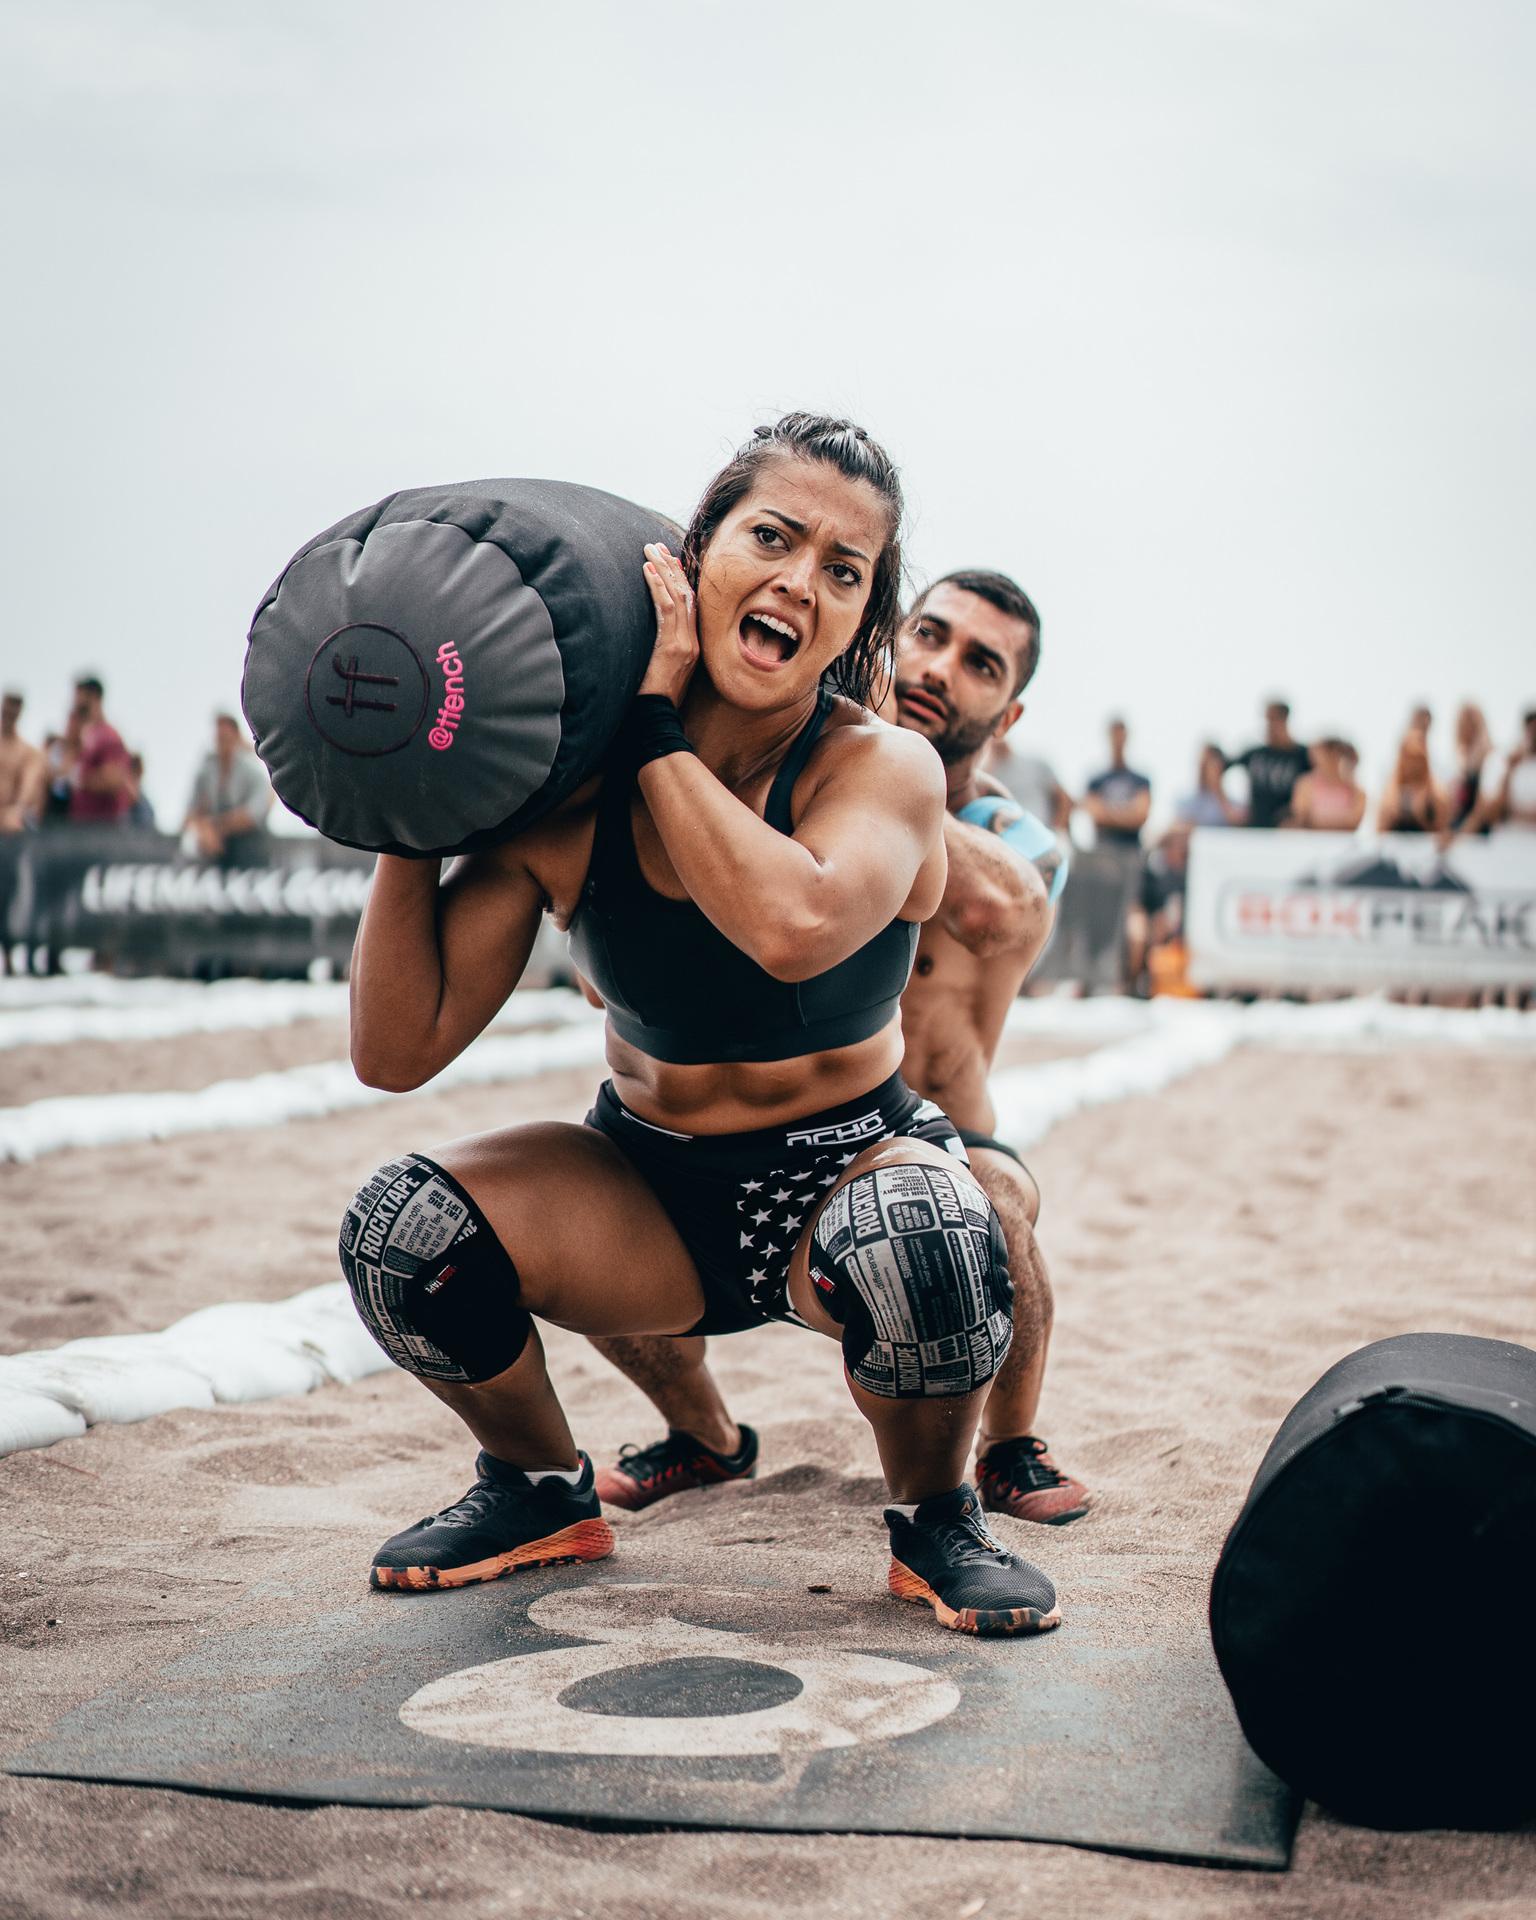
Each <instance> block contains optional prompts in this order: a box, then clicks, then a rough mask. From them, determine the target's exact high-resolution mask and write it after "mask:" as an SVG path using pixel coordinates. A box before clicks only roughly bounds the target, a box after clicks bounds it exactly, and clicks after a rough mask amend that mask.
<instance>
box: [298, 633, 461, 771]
mask: <svg viewBox="0 0 1536 1920" xmlns="http://www.w3.org/2000/svg"><path fill="white" fill-rule="evenodd" d="M429 694H430V688H429V685H428V681H427V670H426V668H425V667H424V666H423V664H422V660H421V655H420V654H419V653H417V651H416V649H415V648H414V647H413V646H412V645H411V643H410V641H409V640H407V639H406V637H405V635H404V634H403V633H396V632H395V630H394V628H393V627H379V626H374V625H373V624H372V623H371V622H368V621H362V622H359V623H358V624H356V625H354V626H348V627H338V628H337V629H336V631H335V632H334V633H330V634H327V635H326V637H325V639H324V640H322V641H321V642H320V645H319V647H318V648H317V649H316V650H315V657H314V659H313V660H311V661H310V663H309V673H308V675H307V676H306V678H305V682H304V705H305V708H306V710H307V711H308V713H309V718H310V724H311V725H312V726H313V727H314V729H315V731H316V732H317V733H318V734H319V735H320V736H321V737H322V738H323V739H325V740H328V741H329V742H330V744H331V745H332V746H333V747H336V748H338V749H339V750H340V751H341V752H342V753H352V754H358V755H360V756H362V757H363V758H365V759H370V758H375V757H377V756H378V755H380V754H385V753H397V752H399V750H400V748H401V747H403V746H405V745H406V743H407V742H408V741H410V740H411V739H413V738H414V737H415V735H416V733H417V732H418V730H419V729H420V727H421V723H422V721H423V720H425V719H426V717H427V700H428V697H429Z"/></svg>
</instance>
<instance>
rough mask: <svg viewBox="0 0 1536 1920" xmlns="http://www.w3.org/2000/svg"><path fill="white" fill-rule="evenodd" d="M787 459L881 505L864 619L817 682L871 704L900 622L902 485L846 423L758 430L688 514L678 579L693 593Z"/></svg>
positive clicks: (805, 418)
mask: <svg viewBox="0 0 1536 1920" xmlns="http://www.w3.org/2000/svg"><path fill="white" fill-rule="evenodd" d="M786 456H787V457H789V458H791V459H795V460H821V461H824V462H825V463H826V465H827V466H829V467H835V468H836V469H837V471H838V472H839V473H840V474H842V475H843V476H844V477H845V478H846V479H849V480H863V481H865V482H866V483H867V484H868V485H869V486H871V487H873V488H874V490H875V492H876V493H878V494H879V496H880V498H881V499H882V500H883V501H884V502H885V505H886V511H887V515H888V522H889V524H888V528H887V532H886V537H885V545H884V546H883V547H882V548H881V549H880V553H879V555H878V557H877V558H876V560H875V567H874V573H873V575H872V576H871V579H870V583H869V600H868V603H867V605H866V606H865V608H864V618H863V619H862V620H861V621H860V622H859V630H858V632H857V633H856V634H855V635H854V636H853V641H852V644H851V645H850V646H848V648H847V649H846V650H845V651H844V652H843V653H841V654H839V656H838V657H837V659H836V660H834V661H833V662H832V664H831V666H830V667H828V668H827V670H826V672H825V673H824V674H823V675H822V681H823V683H824V684H825V685H826V686H829V687H831V688H832V689H833V690H834V691H835V692H837V693H845V694H847V696H848V697H849V699H850V700H857V701H858V702H859V703H860V705H862V706H869V705H870V704H871V700H872V696H873V695H874V693H875V685H876V681H877V680H878V679H879V678H880V676H881V675H882V674H883V673H886V672H888V671H889V662H890V652H891V643H892V641H893V640H894V639H895V637H896V628H897V625H898V623H899V622H900V619H901V514H902V498H901V479H900V476H899V475H898V474H897V472H896V468H895V465H894V464H893V462H892V460H891V457H890V455H889V454H888V453H887V452H886V451H885V449H884V447H882V446H881V445H880V444H879V443H878V441H874V440H871V439H870V437H869V435H868V434H867V433H866V432H865V431H864V429H863V428H862V427H856V426H855V425H854V424H853V422H852V421H851V420H834V419H832V418H831V417H830V416H829V415H827V414H824V413H786V414H785V415H784V417H783V419H782V420H778V421H775V423H774V424H773V425H772V426H771V427H757V428H755V429H754V430H753V434H752V438H751V439H750V440H749V441H748V442H747V443H746V445H745V446H743V447H739V448H738V449H737V451H736V455H735V457H734V458H733V459H732V460H731V461H730V462H729V463H728V464H727V465H726V466H723V467H722V468H721V469H720V471H719V472H718V473H717V474H716V475H715V477H714V479H713V480H711V481H710V483H709V485H708V486H707V487H706V488H705V489H704V497H703V499H702V500H700V502H699V504H698V506H697V507H695V508H694V512H693V518H692V519H691V520H690V521H689V522H688V531H687V533H686V534H685V535H684V536H683V552H682V563H683V571H684V572H685V573H686V574H687V576H688V578H689V580H690V581H691V582H692V583H693V587H694V591H695V592H697V591H698V585H699V563H700V562H701V561H702V559H703V558H704V550H705V548H706V547H707V546H708V545H709V543H710V541H711V540H712V539H713V538H714V536H715V532H716V530H717V528H718V527H719V525H720V523H721V521H722V520H724V518H725V517H726V515H727V514H728V513H730V512H731V511H732V510H733V509H734V508H736V507H738V506H740V504H741V502H742V501H743V500H744V499H745V498H746V497H747V495H748V494H749V493H750V492H751V490H752V487H753V484H754V482H755V481H756V479H757V476H758V473H759V472H760V471H761V469H762V468H764V467H766V466H767V465H768V464H769V462H770V461H772V460H776V459H780V458H783V457H786Z"/></svg>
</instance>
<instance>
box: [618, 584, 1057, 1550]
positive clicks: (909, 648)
mask: <svg viewBox="0 0 1536 1920" xmlns="http://www.w3.org/2000/svg"><path fill="white" fill-rule="evenodd" d="M1039 658H1040V617H1039V615H1038V613H1037V612H1036V611H1035V608H1034V606H1033V604H1032V603H1031V602H1030V600H1029V598H1028V596H1027V595H1026V594H1025V593H1024V592H1023V591H1022V589H1021V588H1019V587H1018V586H1017V585H1016V584H1015V583H1014V582H1013V581H1012V580H1010V579H1008V578H1007V577H1006V575H1003V574H997V573H979V572H968V573H953V574H949V575H947V576H946V577H945V578H944V579H942V580H939V581H937V582H935V584H934V585H933V586H931V587H930V588H929V589H928V590H927V592H926V593H924V594H923V595H922V596H921V598H920V599H919V600H918V601H917V603H916V605H915V606H914V607H913V608H912V611H911V612H910V613H909V614H908V615H907V618H906V621H905V622H904V624H903V626H902V629H901V632H900V635H899V636H898V640H897V646H896V672H895V681H894V687H893V697H892V699H891V700H890V702H889V703H888V707H889V708H894V711H890V710H886V717H887V718H889V719H894V720H895V721H896V722H897V724H898V725H900V726H902V727H906V728H908V729H910V730H911V731H912V732H914V733H920V734H922V735H923V736H924V737H925V738H926V739H927V740H929V741H931V742H932V743H933V746H934V747H935V749H936V750H937V752H938V755H939V758H940V759H941V760H942V761H943V763H944V772H945V778H946V787H947V804H948V814H947V817H946V819H945V823H944V824H945V832H944V844H945V851H946V852H947V854H948V856H949V878H948V881H947V883H946V886H945V890H944V897H943V901H942V904H941V905H940V908H939V911H938V913H937V914H936V915H935V916H934V917H933V918H932V919H931V920H929V921H928V922H927V923H926V924H925V925H924V927H923V930H922V935H921V938H920V941H919V944H918V950H917V960H916V964H915V966H914V968H913V972H912V978H911V981H910V983H909V985H908V987H907V990H906V992H905V993H904V995H903V996H902V1002H901V1018H902V1028H903V1033H904V1037H905V1044H906V1055H905V1058H904V1059H903V1061H902V1069H901V1070H902V1074H903V1077H904V1078H905V1079H906V1081H907V1083H908V1084H909V1085H910V1086H911V1087H912V1088H914V1090H916V1091H917V1092H919V1093H921V1094H923V1095H924V1096H926V1097H927V1098H928V1099H930V1100H933V1101H936V1102H937V1103H938V1105H939V1106H941V1107H942V1108H943V1109H944V1111H945V1112H946V1113H947V1114H948V1115H949V1116H950V1118H951V1119H952V1120H953V1121H954V1122H955V1125H956V1127H957V1128H958V1129H959V1132H960V1137H961V1139H962V1140H963V1141H964V1142H965V1145H966V1148H967V1150H968V1152H969V1154H970V1161H971V1168H972V1171H973V1172H974V1173H975V1175H976V1177H977V1179H978V1180H979V1181H980V1182H981V1184H982V1186H983V1187H984V1188H985V1189H986V1191H987V1194H988V1196H989V1197H990V1199H991V1201H992V1204H993V1206H994V1207H996V1209H997V1211H998V1214H999V1216H1000V1217H1001V1220H1002V1223H1003V1228H1004V1232H1005V1233H1006V1236H1007V1240H1008V1262H1009V1269H1010V1272H1011V1274H1012V1277H1013V1283H1014V1302H1013V1324H1014V1337H1013V1346H1012V1348H1011V1350H1010V1352H1009V1354H1008V1358H1007V1359H1006V1360H1005V1361H1004V1363H1003V1365H1002V1367H1001V1369H1000V1370H999V1372H998V1373H997V1375H996V1377H995V1378H994V1380H993V1382H992V1386H991V1391H990V1393H989V1395H988V1397H987V1400H986V1403H985V1406H984V1408H983V1411H982V1415H981V1429H980V1434H979V1436H978V1440H977V1473H976V1483H977V1486H978V1488H979V1490H980V1492H981V1496H982V1502H983V1505H984V1506H986V1507H988V1508H989V1509H991V1510H992V1511H993V1512H999V1513H1010V1514H1013V1515H1014V1516H1015V1517H1016V1518H1018V1519H1022V1520H1033V1521H1038V1522H1041V1523H1043V1524H1046V1525H1061V1524H1063V1523H1064V1522H1066V1521H1068V1520H1076V1519H1078V1518H1079V1517H1080V1516H1081V1515H1082V1514H1083V1513H1085V1512H1086V1511H1087V1509H1088V1504H1089V1501H1088V1493H1087V1489H1086V1488H1085V1487H1083V1486H1082V1485H1081V1483H1080V1482H1078V1481H1076V1480H1073V1479H1071V1478H1069V1477H1068V1476H1067V1475H1066V1474H1064V1473H1062V1472H1061V1471H1060V1469H1059V1468H1058V1467H1057V1466H1056V1465H1055V1463H1054V1461H1052V1459H1051V1458H1050V1455H1049V1454H1048V1453H1047V1452H1046V1448H1045V1443H1044V1441H1042V1440H1040V1439H1039V1438H1037V1437H1036V1435H1035V1431H1034V1427H1035V1418H1036V1413H1037V1411H1038V1408H1039V1403H1040V1389H1041V1384H1042V1381H1043V1379H1044V1375H1045V1360H1046V1348H1047V1345H1048V1343H1049V1340H1050V1331H1051V1288H1050V1281H1049V1279H1048V1277H1047V1274H1046V1268H1045V1262H1044V1261H1043V1259H1042V1258H1041V1255H1040V1249H1039V1246H1038V1244H1037V1243H1036V1240H1035V1232H1034V1227H1035V1221H1036V1219H1037V1218H1038V1217H1039V1212H1040V1190H1039V1188H1038V1187H1037V1186H1036V1184H1035V1182H1034V1179H1033V1178H1032V1176H1031V1175H1030V1173H1029V1172H1028V1170H1027V1169H1026V1168H1025V1166H1024V1165H1023V1163H1022V1162H1021V1161H1020V1159H1019V1157H1018V1155H1017V1154H1016V1153H1015V1152H1014V1151H1013V1149H1012V1148H1011V1147H1007V1146H1004V1145H1003V1144H1002V1142H1001V1141H998V1140H996V1139H994V1138H993V1137H992V1130H993V1128H994V1127H995V1125H996V1115H995V1113H994V1111H993V1106H992V1099H991V1095H990V1093H989V1091H988V1088H987V1074H988V1071H989V1069H990V1067H991V1064H992V1059H993V1055H994V1054H995V1053H996V1051H997V1045H998V1041H999V1039H1000V1038H1001V1036H1002V1031H1003V1022H1004V1020H1005V1019H1006V1018H1007V1014H1008V1009H1009V1007H1010V1006H1011V1005H1012V1004H1013V1001H1014V998H1015V996H1016V995H1017V993H1018V991H1019V988H1020V986H1021V985H1022V983H1023V981H1024V978H1025V976H1026V975H1027V974H1028V972H1029V970H1030V968H1031V967H1032V966H1033V965H1034V963H1035V961H1036V959H1038V957H1039V955H1040V952H1041V950H1042V949H1043V947H1044V945H1045V942H1046V938H1047V936H1048V935H1049V933H1050V930H1051V922H1052V919H1053V916H1054V908H1055V901H1056V899H1057V896H1058V895H1059V893H1060V891H1061V888H1062V885H1063V883H1064V882H1065V880H1066V866H1065V863H1064V861H1063V859H1062V856H1061V853H1060V851H1059V849H1058V847H1057V843H1056V840H1055V837H1054V836H1053V835H1052V834H1051V833H1050V831H1049V830H1048V829H1047V828H1046V827H1045V826H1044V825H1043V824H1042V823H1041V822H1040V821H1038V820H1036V819H1035V818H1034V816H1033V815H1031V814H1025V813H1021V811H1020V809H1019V808H1018V806H1017V805H1016V804H1015V803H1014V801H1013V800H1012V799H1011V798H1010V797H1009V795H1008V793H1007V791H1006V789H1005V788H1004V787H1003V786H1002V785H1001V784H1000V783H999V782H998V781H997V780H995V779H994V778H992V776H991V775H989V774H987V773H984V772H983V771H982V770H981V768H982V761H983V760H984V758H985V756H986V753H987V748H988V746H989V744H990V743H991V742H992V741H993V740H996V739H1000V738H1001V737H1002V735H1004V734H1005V733H1007V731H1008V729H1009V728H1010V727H1011V726H1012V725H1013V723H1014V722H1015V721H1016V720H1017V719H1018V717H1019V715H1020V713H1021V712H1022V711H1023V705H1022V702H1021V700H1020V697H1019V696H1020V695H1021V694H1022V693H1023V691H1024V688H1025V687H1026V686H1027V685H1028V683H1029V680H1030V678H1031V676H1032V675H1033V673H1034V671H1035V667H1036V665H1037V664H1038V662H1039ZM592 1344H593V1345H594V1346H595V1347H596V1348H597V1349H598V1351H599V1352H600V1353H602V1354H603V1355H604V1356H605V1357H606V1358H607V1359H609V1360H611V1361H612V1362H613V1364H614V1365H615V1366H616V1367H617V1368H618V1369H619V1370H620V1372H621V1373H623V1374H625V1375H626V1376H627V1378H628V1379H630V1380H631V1381H633V1382H634V1384H635V1385H636V1386H637V1387H639V1388H640V1390H641V1391H642V1392H643V1393H644V1394H645V1395H646V1397H647V1398H648V1399H649V1400H650V1401H651V1403H652V1405H653V1406H655V1407H656V1409H657V1411H658V1412H659V1413H660V1414H661V1415H662V1417H663V1418H664V1419H665V1420H666V1422H667V1426H668V1433H667V1436H666V1438H665V1439H664V1440H660V1441H657V1442H656V1443H655V1444H654V1445H652V1446H649V1447H644V1448H639V1449H626V1450H625V1451H624V1453H623V1454H622V1455H621V1457H620V1459H619V1460H618V1462H617V1463H616V1464H615V1465H613V1466H611V1467H607V1468H602V1469H599V1471H598V1475H597V1490H598V1492H599V1494H600V1495H601V1497H602V1498H603V1500H605V1501H606V1502H607V1503H608V1504H609V1505H610V1506H619V1507H628V1508H638V1507H647V1506H650V1505H651V1504H652V1503H653V1502H654V1501H656V1500H660V1499H664V1498H665V1497H666V1496H667V1495H668V1494H670V1493H680V1492H682V1491H684V1490H685V1489H687V1488H690V1487H699V1486H706V1485H709V1484H712V1483H714V1482H717V1481H721V1480H734V1479H744V1478H747V1477H749V1476H751V1475H752V1474H753V1473H755V1471H756V1468H757V1435H756V1434H755V1433H754V1432H753V1431H752V1429H751V1428H750V1427H747V1426H742V1425H739V1424H738V1423H737V1422H736V1421H735V1420H734V1419H733V1418H732V1417H731V1415H730V1412H729V1411H728V1409H727V1408H726V1405H725V1402H724V1400H723V1399H722V1397H721V1394H720V1390H719V1388H718V1387H717V1385H716V1384H715V1381H714V1378H713V1376H712V1375H711V1373H710V1371H709V1368H708V1365H707V1364H706V1360H705V1343H704V1340H703V1339H702V1338H700V1337H695V1336H678V1337H670V1336H664V1335H647V1336H642V1337H635V1336H607V1337H601V1338H599V1337H594V1338H593V1341H592Z"/></svg>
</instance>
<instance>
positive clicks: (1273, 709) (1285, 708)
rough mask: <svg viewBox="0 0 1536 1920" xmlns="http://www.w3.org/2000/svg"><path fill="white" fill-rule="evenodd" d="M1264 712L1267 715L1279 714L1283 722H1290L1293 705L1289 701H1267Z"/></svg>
mask: <svg viewBox="0 0 1536 1920" xmlns="http://www.w3.org/2000/svg"><path fill="white" fill-rule="evenodd" d="M1264 711H1265V712H1266V713H1278V714H1279V716H1280V718H1281V719H1282V720H1289V719H1290V717H1291V703H1290V701H1289V700H1266V701H1265V702H1264Z"/></svg>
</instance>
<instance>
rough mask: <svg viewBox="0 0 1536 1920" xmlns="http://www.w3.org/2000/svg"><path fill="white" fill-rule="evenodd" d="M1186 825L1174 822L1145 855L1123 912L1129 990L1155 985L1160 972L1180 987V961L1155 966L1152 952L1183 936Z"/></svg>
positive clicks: (1174, 943) (1154, 987)
mask: <svg viewBox="0 0 1536 1920" xmlns="http://www.w3.org/2000/svg"><path fill="white" fill-rule="evenodd" d="M1190 832H1191V829H1190V827H1189V826H1187V825H1186V824H1184V823H1183V822H1176V823H1175V824H1174V825H1173V826H1171V827H1170V828H1169V829H1168V831H1167V832H1166V833H1165V834H1164V835H1163V836H1162V838H1161V839H1160V840H1159V841H1158V843H1157V845H1156V846H1155V847H1154V848H1153V849H1152V851H1151V852H1150V853H1149V854H1148V855H1147V857H1146V860H1145V862H1144V863H1143V866H1142V870H1141V881H1140V884H1139V886H1138V888H1137V892H1136V895H1135V898H1134V899H1133V900H1132V902H1131V905H1130V908H1129V910H1128V911H1127V913H1126V916H1125V971H1126V977H1127V979H1128V981H1129V983H1130V989H1131V992H1132V993H1138V994H1139V993H1147V992H1153V991H1158V990H1159V987H1160V982H1159V975H1162V976H1163V977H1164V980H1165V981H1166V982H1167V983H1168V984H1171V985H1173V987H1174V990H1175V991H1181V990H1182V975H1183V967H1182V965H1181V964H1180V965H1176V966H1173V967H1162V968H1159V967H1158V966H1157V965H1156V964H1155V961H1156V957H1157V956H1158V954H1159V953H1161V952H1164V951H1165V950H1166V949H1168V948H1170V947H1174V946H1182V945H1183V940H1184V894H1185V891H1186V889H1187V888H1188V885H1189V836H1190Z"/></svg>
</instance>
